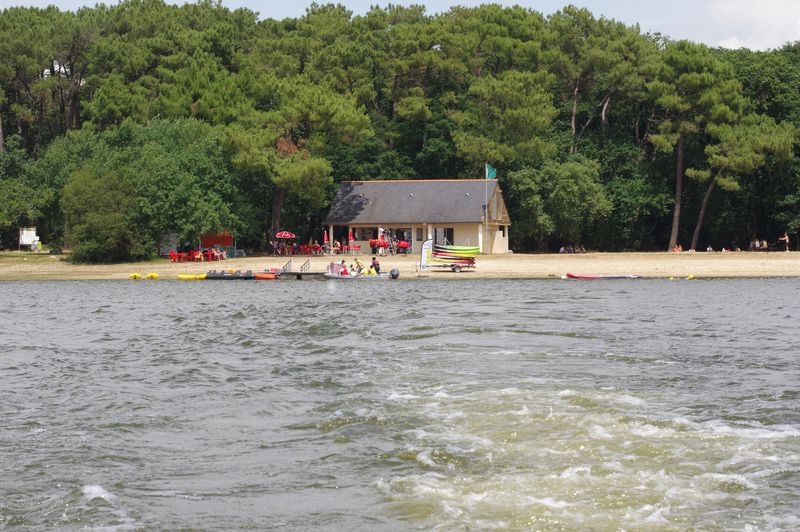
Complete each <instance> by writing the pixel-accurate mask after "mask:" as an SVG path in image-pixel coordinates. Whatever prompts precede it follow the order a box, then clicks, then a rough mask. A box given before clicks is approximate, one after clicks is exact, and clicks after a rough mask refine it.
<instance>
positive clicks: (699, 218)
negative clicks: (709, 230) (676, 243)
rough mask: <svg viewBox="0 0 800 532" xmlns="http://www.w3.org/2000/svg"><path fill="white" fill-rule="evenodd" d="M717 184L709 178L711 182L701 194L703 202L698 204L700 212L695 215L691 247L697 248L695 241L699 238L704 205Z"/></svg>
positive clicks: (704, 215) (704, 209) (706, 205)
mask: <svg viewBox="0 0 800 532" xmlns="http://www.w3.org/2000/svg"><path fill="white" fill-rule="evenodd" d="M716 186H717V180H716V179H714V178H713V177H712V178H711V184H710V185H708V188H707V189H706V194H705V196H703V204H702V205H701V206H700V214H698V215H697V225H695V226H694V234H693V235H692V248H691V249H697V241H698V240H700V228H701V227H703V219H704V218H705V217H706V207H708V199H709V198H710V197H711V193H712V192H714V188H716Z"/></svg>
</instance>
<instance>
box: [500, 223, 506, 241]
mask: <svg viewBox="0 0 800 532" xmlns="http://www.w3.org/2000/svg"><path fill="white" fill-rule="evenodd" d="M500 232H501V233H503V238H505V237H506V226H505V225H501V226H500Z"/></svg>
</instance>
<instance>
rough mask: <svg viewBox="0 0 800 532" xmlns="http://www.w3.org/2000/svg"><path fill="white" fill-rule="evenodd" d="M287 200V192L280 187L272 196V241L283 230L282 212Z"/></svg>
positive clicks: (270, 236)
mask: <svg viewBox="0 0 800 532" xmlns="http://www.w3.org/2000/svg"><path fill="white" fill-rule="evenodd" d="M285 200H286V191H285V190H284V189H282V188H280V187H278V188H276V189H275V195H274V196H272V225H271V226H270V235H269V238H270V240H272V239H273V238H275V235H276V234H277V233H278V231H280V230H281V212H282V211H283V203H284V201H285Z"/></svg>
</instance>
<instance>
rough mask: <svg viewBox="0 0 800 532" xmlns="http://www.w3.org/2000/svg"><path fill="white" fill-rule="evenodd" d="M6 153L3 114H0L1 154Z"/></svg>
mask: <svg viewBox="0 0 800 532" xmlns="http://www.w3.org/2000/svg"><path fill="white" fill-rule="evenodd" d="M4 151H6V139H5V137H4V136H3V114H2V113H0V153H3V152H4Z"/></svg>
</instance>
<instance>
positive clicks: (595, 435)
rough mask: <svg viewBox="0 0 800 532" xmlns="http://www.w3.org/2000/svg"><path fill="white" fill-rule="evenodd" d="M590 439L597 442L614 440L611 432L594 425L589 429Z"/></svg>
mask: <svg viewBox="0 0 800 532" xmlns="http://www.w3.org/2000/svg"><path fill="white" fill-rule="evenodd" d="M589 437H590V438H592V439H595V440H611V439H613V438H614V436H612V435H611V433H610V432H608V431H607V430H606V429H605V428H603V427H601V426H600V425H592V426H591V428H589Z"/></svg>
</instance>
